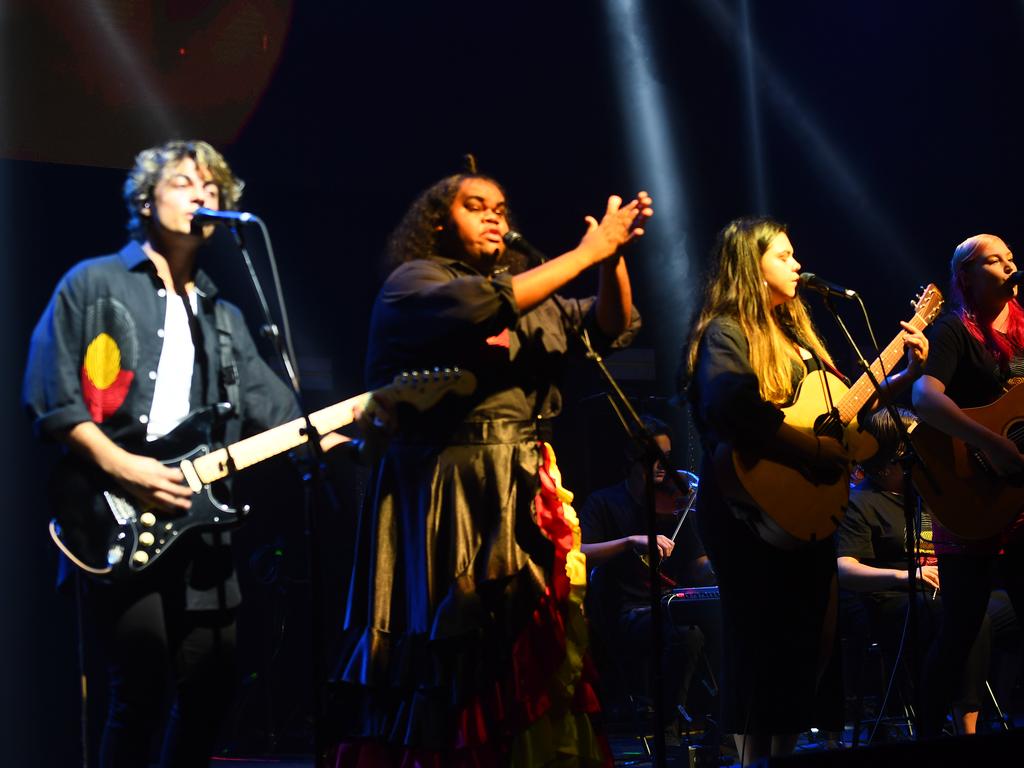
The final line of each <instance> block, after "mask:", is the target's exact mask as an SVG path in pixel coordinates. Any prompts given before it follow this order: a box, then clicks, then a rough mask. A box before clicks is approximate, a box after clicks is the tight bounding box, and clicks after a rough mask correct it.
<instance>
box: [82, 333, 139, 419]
mask: <svg viewBox="0 0 1024 768" xmlns="http://www.w3.org/2000/svg"><path fill="white" fill-rule="evenodd" d="M121 362H122V358H121V348H120V347H119V346H118V344H117V342H116V341H115V340H114V337H113V336H111V335H110V334H108V333H99V334H97V335H96V337H95V338H94V339H93V340H92V341H90V342H89V346H88V347H86V350H85V357H84V359H83V361H82V374H81V375H82V399H83V400H84V401H85V405H86V407H87V408H88V409H89V414H90V415H91V416H92V420H93V421H95V422H96V423H97V424H102V423H103V421H105V420H106V419H107V418H108V417H109V416H111V415H112V414H113V413H114V412H115V411H116V410H117V409H118V408H120V407H121V404H122V403H124V400H125V398H126V397H127V396H128V389H129V387H131V384H132V379H134V378H135V373H134V372H133V371H128V370H125V369H124V368H122V367H121Z"/></svg>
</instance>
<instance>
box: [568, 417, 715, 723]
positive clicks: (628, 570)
mask: <svg viewBox="0 0 1024 768" xmlns="http://www.w3.org/2000/svg"><path fill="white" fill-rule="evenodd" d="M642 418H643V421H644V424H645V425H646V426H647V429H648V430H649V431H650V432H651V434H652V435H654V438H655V440H656V441H657V443H658V445H659V446H660V447H661V449H662V451H664V452H665V454H666V455H668V454H669V453H670V451H671V449H672V438H671V433H670V430H669V426H668V425H667V424H666V423H665V422H663V421H660V420H658V419H655V418H653V417H651V416H643V417H642ZM626 458H627V462H628V470H627V476H626V479H625V480H624V481H623V482H621V483H618V484H616V485H613V486H610V487H608V488H603V489H601V490H599V491H595V492H594V493H592V494H591V495H590V496H589V498H588V499H587V501H586V503H585V504H584V505H583V508H582V511H581V512H580V528H581V535H582V540H583V543H582V546H581V549H582V551H583V553H584V554H585V555H586V556H587V568H588V569H590V574H591V577H590V578H591V583H590V589H591V595H590V599H591V600H593V601H596V602H597V603H598V604H599V606H600V610H599V613H600V619H599V620H597V621H592V629H593V631H594V632H595V633H597V634H599V635H601V637H600V640H601V642H602V643H603V645H604V647H605V648H606V649H608V651H609V652H610V653H609V655H615V656H619V657H620V658H628V659H630V660H640V661H646V660H647V657H648V655H649V648H650V624H651V607H650V592H649V582H648V571H647V565H646V564H645V562H644V561H642V560H641V558H640V556H641V555H644V554H646V552H647V533H646V531H647V522H646V503H645V496H646V488H647V485H646V480H647V478H646V473H647V472H648V471H650V472H653V479H654V485H655V489H656V490H655V493H656V509H657V511H658V552H659V556H660V557H661V558H662V562H661V574H662V577H663V581H664V583H663V584H662V586H663V588H671V587H673V586H676V585H679V586H697V585H707V584H712V583H714V573H713V571H712V570H711V566H710V563H709V562H708V558H707V556H706V555H705V554H704V549H703V546H702V545H701V543H700V541H699V539H698V537H697V533H696V528H695V526H694V524H693V522H692V518H691V517H687V519H686V521H685V522H684V523H683V525H682V528H681V529H680V530H679V532H678V534H677V535H676V537H675V540H674V541H673V539H672V538H671V536H672V533H673V532H674V531H675V529H676V525H677V523H678V516H677V512H678V511H679V510H680V509H682V508H684V507H685V505H686V501H687V499H686V498H680V497H679V493H678V491H677V489H676V487H675V485H674V484H672V483H671V482H670V481H667V480H666V477H665V468H664V467H663V466H662V465H661V462H660V461H656V462H655V463H654V464H653V466H645V462H644V449H643V446H641V445H639V444H637V443H635V442H633V441H631V442H630V444H629V445H628V446H627V451H626ZM593 618H594V617H593V614H592V619H593ZM663 626H664V628H665V639H664V646H663V648H664V653H663V658H662V667H661V672H662V675H663V676H664V681H665V683H664V695H665V702H664V704H665V712H666V713H667V716H666V720H667V724H668V729H669V730H670V731H674V729H675V728H676V727H677V721H676V718H675V717H674V716H675V715H676V714H677V713H679V710H678V709H677V706H684V705H685V704H686V697H687V693H688V691H689V685H690V680H691V678H692V677H693V673H694V671H695V670H696V668H697V664H698V661H699V660H700V654H701V650H702V649H703V647H704V642H705V638H704V634H703V633H702V632H701V629H699V628H698V627H696V626H692V625H690V624H688V623H686V622H678V621H677V622H673V621H672V617H671V616H668V615H666V616H665V622H664V624H663ZM706 631H711V630H706ZM641 669H642V667H641ZM630 673H631V675H632V676H633V678H634V679H637V680H642V681H643V682H644V683H646V680H647V678H646V676H645V674H644V673H643V672H641V671H639V670H636V669H631V670H630ZM687 717H688V716H687Z"/></svg>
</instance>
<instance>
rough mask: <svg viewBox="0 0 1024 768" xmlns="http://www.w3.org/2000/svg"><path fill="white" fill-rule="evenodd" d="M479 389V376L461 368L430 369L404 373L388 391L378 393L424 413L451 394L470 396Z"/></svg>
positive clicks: (375, 393)
mask: <svg viewBox="0 0 1024 768" xmlns="http://www.w3.org/2000/svg"><path fill="white" fill-rule="evenodd" d="M475 389H476V376H474V375H473V374H472V373H470V372H469V371H464V370H462V369H461V368H458V367H451V368H428V369H424V370H419V371H403V372H402V373H400V374H398V375H397V376H395V378H394V380H393V381H392V382H391V383H390V384H388V385H387V386H386V387H382V388H381V389H379V390H377V391H376V392H374V397H379V396H381V395H383V396H384V397H386V398H387V399H389V400H391V401H392V402H396V403H409V404H410V405H412V406H413V407H415V408H416V409H417V410H420V411H423V410H426V409H427V408H430V407H431V406H433V405H434V404H436V403H437V402H438V401H439V400H440V399H441V398H442V397H444V396H445V395H447V394H448V393H449V392H450V393H452V394H454V395H468V394H471V393H472V392H473V390H475Z"/></svg>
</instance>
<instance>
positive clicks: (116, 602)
mask: <svg viewBox="0 0 1024 768" xmlns="http://www.w3.org/2000/svg"><path fill="white" fill-rule="evenodd" d="M241 191H242V182H241V181H240V180H239V179H237V178H236V177H235V176H234V175H233V173H232V172H231V169H230V168H229V167H228V165H227V163H226V162H225V160H224V158H223V157H222V156H221V155H220V154H219V153H218V152H217V151H216V150H215V149H214V148H213V147H211V146H210V145H209V144H207V143H205V142H201V141H193V142H184V141H174V142H169V143H167V144H164V145H162V146H158V147H154V148H151V149H147V150H145V151H143V152H141V153H140V154H139V155H138V157H137V158H136V160H135V166H134V168H132V170H131V171H130V172H129V174H128V178H127V181H126V183H125V187H124V198H125V202H126V204H127V207H128V214H129V221H128V229H129V232H130V235H131V240H130V242H129V243H128V244H127V245H126V246H125V247H124V248H122V249H121V250H120V251H119V252H118V253H116V254H113V255H109V256H103V257H100V258H96V259H90V260H87V261H83V262H81V263H79V264H78V265H76V266H75V267H74V268H72V269H71V271H69V272H68V273H67V274H66V275H65V276H64V278H63V279H62V280H61V281H60V283H59V284H58V286H57V288H56V291H55V292H54V295H53V298H52V299H51V301H50V303H49V305H48V306H47V308H46V310H45V312H44V313H43V315H42V317H41V318H40V320H39V323H38V325H37V326H36V328H35V331H34V333H33V335H32V343H31V348H30V351H29V359H28V366H27V370H26V373H25V383H24V399H25V403H26V405H27V407H28V410H29V412H30V413H31V415H32V416H33V418H34V419H35V425H36V429H37V431H38V433H39V434H40V435H41V436H42V437H44V438H46V439H50V440H54V441H57V442H59V443H61V444H63V445H64V446H66V447H67V448H68V449H69V453H70V454H71V455H72V456H73V457H76V458H77V459H78V460H80V461H81V462H83V463H84V464H85V465H86V466H90V467H94V468H98V469H99V470H102V472H104V473H106V475H108V476H109V478H111V479H112V480H113V481H114V484H115V487H116V486H119V487H120V489H123V490H124V491H126V492H127V493H128V494H129V495H130V497H131V498H132V499H133V500H134V501H135V502H138V503H139V505H140V506H141V507H143V508H149V509H154V510H155V512H156V513H157V514H158V515H178V516H180V515H182V514H183V513H184V512H186V511H187V510H188V509H189V507H190V505H191V502H190V499H191V498H192V495H193V492H192V490H190V488H189V487H188V486H187V485H185V483H184V480H185V478H184V477H183V475H182V472H181V471H179V470H178V469H176V468H172V467H169V466H166V465H164V464H163V463H161V462H160V461H158V460H157V459H156V458H152V457H151V455H144V454H143V451H145V449H146V446H147V444H151V445H153V446H156V445H159V441H160V439H161V438H162V437H163V436H164V435H167V434H168V433H169V432H171V431H172V430H173V429H174V428H175V427H176V426H177V425H178V424H179V423H180V422H182V421H183V420H184V419H185V417H186V416H188V414H189V413H190V411H192V410H194V409H196V408H198V407H201V406H209V405H212V404H215V403H220V402H230V403H231V405H232V413H231V417H230V418H228V419H227V420H226V422H225V423H224V424H223V425H222V426H221V427H220V428H219V430H218V431H219V433H220V434H215V435H214V436H213V437H214V438H215V439H218V440H220V441H223V442H232V441H234V440H237V439H238V437H239V435H240V433H241V432H242V430H246V431H253V430H255V429H259V428H266V427H269V426H272V425H276V424H279V423H281V422H283V421H285V420H287V419H290V418H295V417H297V416H298V415H299V409H298V407H297V405H296V403H295V399H294V397H293V396H292V393H291V391H290V389H289V388H288V387H286V386H285V384H284V383H283V382H282V381H281V380H280V379H278V377H277V376H276V375H275V374H274V373H273V372H272V371H271V370H270V368H269V367H268V366H267V365H266V363H264V361H263V360H262V359H261V358H260V356H259V354H258V353H257V350H256V347H255V344H254V343H253V340H252V337H251V336H250V334H249V332H248V330H247V329H246V326H245V322H244V320H243V318H242V316H241V314H240V313H239V311H238V309H237V308H235V307H233V306H231V305H229V304H227V303H226V302H224V301H222V300H221V299H220V298H219V296H218V294H217V289H216V287H215V286H214V285H213V283H212V282H211V281H210V279H209V278H208V277H207V276H206V275H205V274H204V273H203V272H202V271H201V270H198V269H197V263H196V262H197V256H198V254H199V252H200V248H201V246H202V245H203V244H204V241H205V240H206V239H207V238H209V237H210V236H211V235H212V233H213V226H214V225H212V224H205V225H200V224H199V223H198V222H197V221H194V220H193V211H195V209H196V208H198V207H200V206H202V207H206V208H210V209H215V210H216V209H230V208H234V207H235V206H236V204H237V202H238V198H239V196H240V194H241ZM343 440H344V438H342V437H341V436H339V435H337V434H336V433H331V434H330V435H328V437H326V438H325V439H324V441H323V443H324V447H325V448H328V447H331V446H333V445H335V444H337V443H339V442H341V441H343ZM146 453H150V452H148V451H146ZM65 496H67V493H65ZM81 496H82V497H81V502H80V503H81V505H82V506H88V504H89V499H88V497H87V496H86V495H85V494H82V495H81ZM165 519H169V518H165ZM112 558H113V555H112ZM162 560H163V562H161V563H158V564H156V565H157V566H158V567H156V568H153V569H152V573H150V572H148V571H147V572H145V573H143V574H140V575H138V576H137V577H133V578H132V579H131V580H130V581H128V582H125V583H118V584H115V585H111V584H102V583H98V582H95V581H93V580H90V581H89V582H88V583H87V584H86V589H85V590H84V591H85V605H84V607H85V615H86V616H87V617H88V620H89V621H90V622H91V623H92V624H93V625H94V626H95V630H96V631H95V633H94V634H95V635H96V636H97V637H98V639H99V644H100V648H101V651H102V654H103V656H104V663H105V664H106V669H107V675H108V683H109V691H108V698H109V703H110V706H109V709H108V717H107V722H106V725H105V729H104V734H103V741H102V745H101V749H100V761H99V764H100V765H101V766H104V767H105V768H107V767H110V766H148V765H150V745H151V744H152V742H153V737H154V736H155V735H156V731H157V729H158V728H159V727H160V719H161V713H162V706H163V703H164V697H163V695H162V693H161V692H162V691H163V690H164V689H165V686H166V681H167V679H168V675H169V673H170V674H171V675H172V676H173V679H174V681H175V683H176V698H175V703H174V707H173V709H172V712H171V720H170V723H169V724H168V726H167V729H166V733H165V737H164V742H163V755H162V761H161V765H174V766H200V765H202V766H205V765H207V764H208V762H209V755H210V753H211V750H212V748H213V745H214V740H215V738H216V736H217V734H218V731H219V727H220V724H221V721H222V719H223V715H224V713H225V711H226V709H227V707H228V704H229V703H230V700H231V696H232V690H233V685H234V679H235V674H234V665H233V661H234V647H235V618H234V612H235V609H236V608H237V606H238V603H239V600H240V595H239V589H238V582H237V579H236V577H235V574H234V569H233V566H232V560H231V553H230V548H229V546H228V540H227V534H220V533H218V534H211V533H204V534H196V535H195V536H192V537H189V538H188V539H186V540H183V541H181V542H179V543H177V545H176V546H175V547H174V549H173V551H170V550H169V551H168V552H167V554H166V555H165V556H163V557H162ZM68 566H69V563H68V561H67V560H64V561H63V568H62V570H65V571H66V570H67V569H68Z"/></svg>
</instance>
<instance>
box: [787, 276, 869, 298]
mask: <svg viewBox="0 0 1024 768" xmlns="http://www.w3.org/2000/svg"><path fill="white" fill-rule="evenodd" d="M800 287H801V288H806V289H807V290H808V291H814V292H815V293H820V294H821V295H822V296H839V297H841V298H844V299H855V298H857V292H856V291H851V290H850V289H849V288H843V286H841V285H836V284H835V283H830V282H829V281H828V280H825V279H823V278H821V277H818V276H817V275H816V274H814V273H813V272H802V273H801V274H800Z"/></svg>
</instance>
